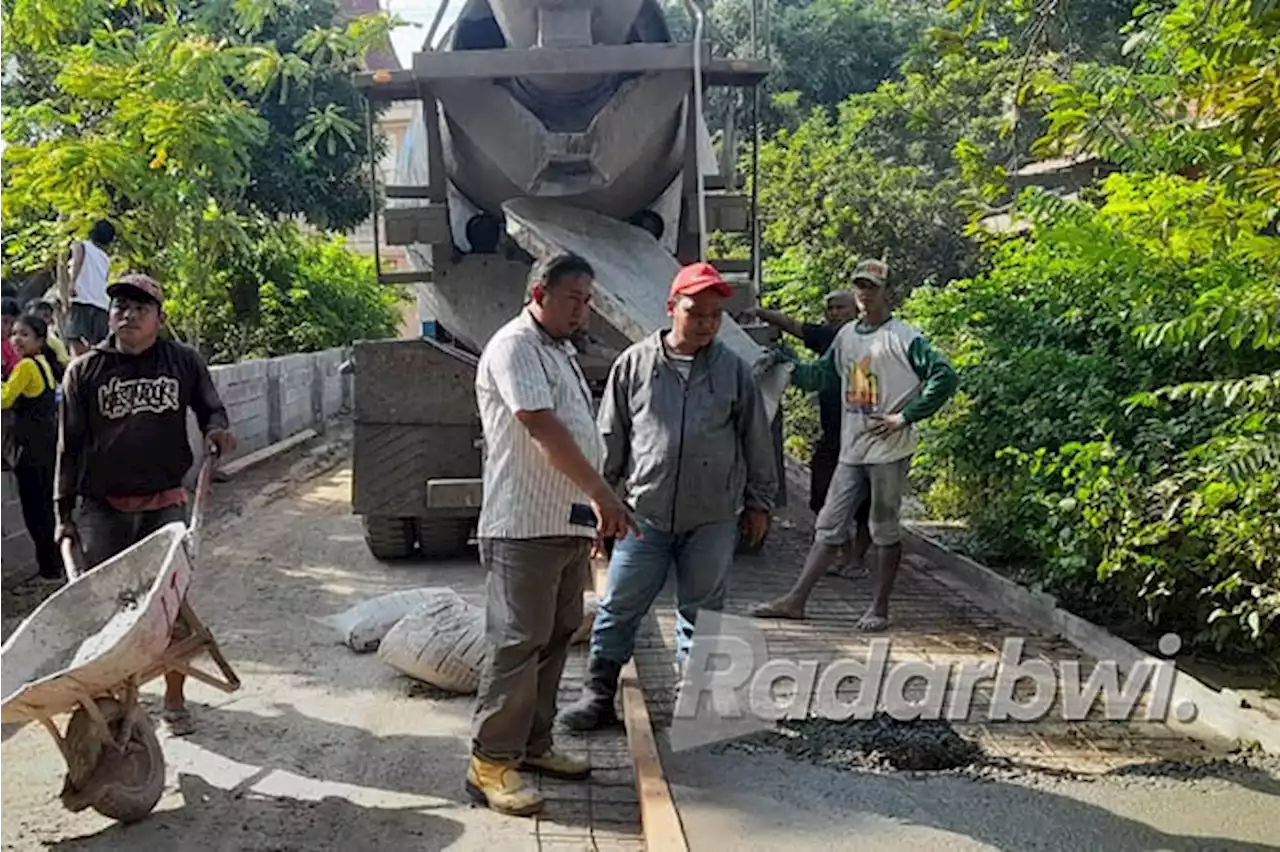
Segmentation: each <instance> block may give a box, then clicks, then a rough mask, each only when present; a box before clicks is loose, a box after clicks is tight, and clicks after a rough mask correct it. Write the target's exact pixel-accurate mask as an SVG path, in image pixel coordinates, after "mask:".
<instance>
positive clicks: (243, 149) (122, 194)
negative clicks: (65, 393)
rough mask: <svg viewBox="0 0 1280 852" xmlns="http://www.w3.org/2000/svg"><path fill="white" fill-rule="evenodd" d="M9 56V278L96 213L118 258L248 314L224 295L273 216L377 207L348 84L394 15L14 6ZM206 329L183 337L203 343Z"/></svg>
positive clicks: (252, 296)
mask: <svg viewBox="0 0 1280 852" xmlns="http://www.w3.org/2000/svg"><path fill="white" fill-rule="evenodd" d="M3 11H4V36H3V39H4V44H3V48H4V49H3V58H4V60H5V61H6V62H8V61H9V60H10V59H12V60H13V63H14V66H15V67H16V69H17V74H16V77H15V78H14V79H12V80H9V81H6V84H5V89H4V104H3V110H4V121H5V127H4V136H5V140H6V142H7V143H8V145H7V147H6V149H5V151H4V155H3V164H4V173H3V180H2V185H3V201H2V202H0V205H2V207H3V216H4V222H5V246H4V262H5V273H6V275H9V274H12V273H13V272H14V271H19V272H21V271H29V270H38V269H43V268H46V267H48V266H49V265H50V264H51V263H52V262H53V261H54V259H55V257H56V256H57V254H58V252H59V251H61V250H62V249H63V247H64V246H65V245H66V243H67V241H68V239H69V238H71V237H73V236H79V235H81V234H83V232H84V230H85V229H86V227H87V225H88V223H89V222H91V221H93V220H94V219H97V218H102V217H106V218H109V219H111V220H112V221H114V222H115V223H116V224H117V226H118V227H117V231H118V232H119V233H120V235H121V240H120V246H121V249H122V251H123V253H124V254H126V255H127V258H128V264H129V265H130V266H133V267H135V268H142V269H148V270H150V271H152V272H154V273H156V274H158V275H160V276H161V277H162V278H163V279H165V280H167V281H169V282H173V283H177V284H179V285H180V287H181V288H182V289H183V290H189V291H191V293H192V294H193V295H192V296H191V298H192V300H193V302H194V303H195V304H206V303H208V302H209V300H211V299H216V298H226V299H228V300H229V301H230V302H231V304H232V306H233V308H234V310H235V313H236V315H237V318H238V319H239V320H240V321H241V322H251V321H254V320H255V317H256V313H257V308H258V290H257V285H256V283H255V282H253V281H247V282H246V281H241V282H235V283H234V285H233V286H232V287H231V289H230V291H229V292H228V290H227V289H225V288H224V287H223V286H222V285H221V284H219V283H218V282H219V280H220V276H216V275H215V274H214V269H213V264H214V263H215V262H219V261H221V262H223V263H226V264H228V265H231V266H234V265H235V261H234V260H233V258H234V257H235V256H236V255H238V254H243V253H246V252H248V251H249V250H250V245H251V242H252V238H253V235H254V234H255V233H261V232H262V231H263V230H264V228H265V227H266V225H265V224H264V222H265V221H267V220H270V219H273V218H279V217H285V216H295V215H300V216H302V217H304V218H306V219H308V220H310V221H311V222H313V223H314V224H316V225H318V226H320V227H339V228H348V227H351V226H352V225H353V224H355V223H356V222H359V221H361V220H362V219H364V218H365V217H366V216H367V214H368V211H369V203H370V202H369V193H368V185H367V183H366V182H365V178H364V177H363V176H362V175H363V172H362V170H361V167H360V164H361V162H362V161H364V160H365V157H366V156H367V154H368V149H367V137H366V135H365V134H364V133H363V132H361V125H360V121H361V119H362V117H363V116H362V114H361V112H360V109H361V107H360V101H359V98H358V97H357V95H356V93H355V91H354V90H353V89H352V88H351V82H350V77H351V73H352V72H353V71H354V70H355V69H356V68H357V67H358V62H359V57H360V56H362V55H363V53H364V52H365V50H367V49H368V47H369V46H370V45H372V44H374V43H376V42H378V41H379V40H380V39H382V38H385V35H386V32H387V27H388V25H389V21H388V20H387V19H386V18H385V16H372V17H369V18H360V19H356V20H353V21H349V22H347V23H345V24H342V25H337V24H335V23H334V22H333V12H334V7H333V5H332V4H331V2H330V0H305V1H304V2H299V3H292V2H290V3H286V2H274V3H273V2H265V3H259V2H243V0H242V1H241V2H234V3H233V2H230V0H212V2H190V0H161V2H145V3H144V2H137V3H134V2H116V0H70V2H67V3H57V4H49V3H20V2H8V3H5V4H4V6H3ZM204 325H205V318H204V317H203V315H195V316H193V317H192V318H191V321H190V322H189V324H188V325H187V327H186V330H187V331H188V332H189V333H190V334H192V335H193V336H194V338H195V341H196V342H201V341H202V339H203V338H204V336H205V330H204Z"/></svg>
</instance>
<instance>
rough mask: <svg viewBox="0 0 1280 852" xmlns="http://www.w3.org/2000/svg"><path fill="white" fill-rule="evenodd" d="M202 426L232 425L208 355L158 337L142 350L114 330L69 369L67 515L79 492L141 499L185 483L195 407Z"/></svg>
mask: <svg viewBox="0 0 1280 852" xmlns="http://www.w3.org/2000/svg"><path fill="white" fill-rule="evenodd" d="M188 409H190V410H191V411H193V412H194V413H195V415H196V419H197V421H199V424H200V431H201V432H202V433H204V434H206V435H207V434H208V433H209V432H210V431H211V430H214V429H226V428H228V425H229V424H228V420H227V410H226V408H225V407H224V406H223V404H222V400H221V399H220V398H219V397H218V390H217V388H216V387H214V384H213V378H212V376H210V375H209V368H208V367H206V366H205V363H204V359H203V358H201V357H200V354H199V353H198V352H196V350H195V349H193V348H191V347H190V346H187V345H185V344H182V343H175V342H173V341H169V340H157V341H156V343H155V345H154V346H152V347H151V348H150V349H148V350H147V351H145V352H142V353H140V354H137V355H128V354H126V353H124V352H121V351H120V350H119V349H118V348H117V347H116V340H115V336H114V335H111V336H109V337H108V338H107V339H106V340H104V341H103V342H102V343H100V344H98V345H97V346H95V347H94V348H93V349H91V350H90V351H89V352H87V353H86V354H85V355H84V356H83V357H81V358H77V359H76V360H75V361H73V362H72V363H71V366H70V367H68V368H67V373H66V376H65V378H64V379H63V385H62V403H61V405H60V406H59V407H58V420H59V429H58V473H57V484H56V491H55V495H54V500H55V502H56V504H57V507H58V517H59V518H60V519H63V520H67V519H69V518H70V516H71V511H72V509H73V508H74V507H75V502H76V498H77V497H93V498H96V499H99V500H102V499H106V498H107V497H138V496H144V495H149V494H157V493H159V492H161V491H166V490H168V489H171V488H178V487H180V486H181V485H182V479H183V477H184V476H185V475H186V473H187V471H188V470H190V468H191V465H192V463H193V461H194V460H193V458H192V455H191V445H190V444H189V442H188V439H187V410H188Z"/></svg>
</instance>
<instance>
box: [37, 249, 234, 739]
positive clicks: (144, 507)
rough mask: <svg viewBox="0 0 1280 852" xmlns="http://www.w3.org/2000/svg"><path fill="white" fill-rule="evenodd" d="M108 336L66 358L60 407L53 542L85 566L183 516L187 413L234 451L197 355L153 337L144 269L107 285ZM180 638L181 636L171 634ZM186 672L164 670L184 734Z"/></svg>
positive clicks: (187, 722)
mask: <svg viewBox="0 0 1280 852" xmlns="http://www.w3.org/2000/svg"><path fill="white" fill-rule="evenodd" d="M107 295H108V296H109V297H110V299H111V309H110V316H109V324H110V334H109V336H108V337H107V339H106V340H104V341H103V342H102V343H100V344H98V345H97V346H95V347H93V348H92V349H90V350H89V351H88V352H87V353H86V354H85V355H83V356H82V357H80V358H78V359H77V360H75V361H73V362H72V364H71V366H70V367H69V368H68V369H67V374H66V377H65V378H64V379H63V387H62V405H61V406H60V407H59V411H58V419H59V430H58V431H59V435H58V462H57V480H56V486H55V492H54V503H55V506H56V509H57V514H58V532H57V535H56V539H57V541H58V542H59V543H61V542H62V541H63V540H64V539H68V538H69V539H71V540H72V542H73V543H74V544H76V545H78V546H79V548H80V550H81V552H82V553H83V554H84V558H85V565H86V567H87V568H92V567H94V566H96V565H99V564H101V563H102V562H104V561H106V560H107V559H110V558H111V557H112V556H114V555H115V554H117V553H119V552H120V551H122V550H125V549H126V548H128V547H130V546H132V545H134V544H136V543H137V542H139V541H141V540H142V539H144V538H146V537H147V536H149V535H150V534H151V533H153V532H155V531H156V530H158V529H160V528H161V527H163V526H165V525H166V524H170V523H173V522H175V521H178V522H182V523H185V522H186V507H187V492H186V491H185V490H184V489H183V487H182V480H183V477H184V476H185V475H186V473H187V471H188V470H190V469H191V465H192V463H193V459H192V455H191V445H190V444H189V443H188V440H187V410H188V409H190V410H191V411H193V412H194V413H195V415H196V420H197V421H198V422H199V424H200V431H201V432H202V433H203V434H204V437H205V441H206V444H207V446H208V447H209V448H210V449H212V450H213V451H214V452H217V453H218V454H219V455H226V454H228V453H231V452H232V451H234V449H235V439H234V438H233V437H232V436H231V433H230V432H229V431H228V428H229V423H228V420H227V411H226V408H225V407H224V406H223V404H222V400H221V399H220V398H219V397H218V391H217V388H215V387H214V384H213V378H212V377H211V376H210V375H209V369H208V368H207V367H206V366H205V364H204V360H203V359H202V358H201V357H200V354H199V353H198V352H196V351H195V350H194V349H192V348H191V347H190V346H186V345H184V344H181V343H174V342H172V341H168V340H160V339H158V336H159V333H160V327H161V325H163V323H164V291H163V289H162V288H161V287H160V284H159V283H158V282H157V281H155V280H154V279H152V278H149V277H148V276H146V275H136V274H135V275H126V276H123V277H122V278H120V279H118V280H117V281H115V282H114V283H112V284H111V286H109V287H108V288H107ZM176 638H180V637H176ZM184 681H185V677H184V676H183V675H182V674H181V673H179V672H168V673H166V674H165V696H164V706H165V712H164V719H165V721H166V722H167V723H168V726H169V729H170V732H171V733H173V734H176V735H181V734H185V733H190V730H191V717H190V714H189V713H188V711H187V709H186V701H185V698H184V696H183V685H184Z"/></svg>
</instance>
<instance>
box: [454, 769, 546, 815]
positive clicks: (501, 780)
mask: <svg viewBox="0 0 1280 852" xmlns="http://www.w3.org/2000/svg"><path fill="white" fill-rule="evenodd" d="M467 793H468V794H469V795H470V796H471V798H472V799H474V800H475V801H476V803H477V804H482V805H485V806H487V807H489V808H492V809H493V810H495V811H498V812H499V813H504V814H511V815H512V816H529V815H530V814H535V813H537V812H538V811H540V810H542V794H541V793H539V792H538V791H537V790H531V789H529V788H528V787H526V786H525V784H524V779H523V778H521V777H520V773H519V772H517V771H516V768H515V767H514V766H511V765H510V764H506V763H498V762H496V761H492V760H485V759H484V758H483V757H478V756H476V755H472V756H471V762H470V763H469V764H468V765H467Z"/></svg>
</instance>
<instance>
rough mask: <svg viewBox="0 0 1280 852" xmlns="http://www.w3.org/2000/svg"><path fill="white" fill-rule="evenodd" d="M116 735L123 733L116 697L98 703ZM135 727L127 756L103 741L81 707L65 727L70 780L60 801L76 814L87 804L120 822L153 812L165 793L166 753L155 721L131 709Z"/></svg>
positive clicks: (136, 708) (135, 709)
mask: <svg viewBox="0 0 1280 852" xmlns="http://www.w3.org/2000/svg"><path fill="white" fill-rule="evenodd" d="M97 703H98V709H99V710H101V711H102V715H103V716H104V717H105V718H106V720H107V723H108V725H109V726H110V728H111V734H112V736H113V737H118V736H119V735H120V730H121V726H122V723H123V721H124V712H123V708H122V707H121V706H120V703H119V702H118V701H116V700H115V699H112V698H100V699H98V702H97ZM132 713H133V726H132V728H131V730H130V733H129V742H128V744H127V745H126V746H125V750H124V752H123V753H121V752H118V751H116V750H115V749H114V748H112V747H110V746H107V745H106V743H104V742H102V740H101V739H100V738H99V733H98V730H99V729H98V728H97V726H95V725H94V724H93V720H92V718H91V717H90V716H89V714H88V713H87V712H86V711H85V710H84V708H80V709H78V710H76V712H75V713H74V714H73V715H72V717H71V722H70V723H69V724H68V725H67V734H66V744H67V779H66V782H65V784H64V786H63V792H62V801H63V804H64V805H66V807H67V808H68V809H70V810H73V811H79V810H82V809H83V808H84V807H86V806H88V807H91V808H93V809H94V810H95V811H97V812H98V813H100V814H102V815H103V816H105V817H107V818H108V819H114V820H116V821H117V822H121V823H131V822H138V821H139V820H141V819H144V818H145V817H147V816H148V815H149V814H150V813H151V812H152V811H153V810H155V806H156V803H157V802H159V801H160V796H161V794H163V793H164V750H163V749H162V748H161V747H160V740H159V739H157V738H156V731H155V726H154V725H153V724H152V722H151V717H150V716H148V715H147V714H146V712H144V711H142V710H141V709H140V708H138V707H136V706H135V707H134V708H133V711H132Z"/></svg>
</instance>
